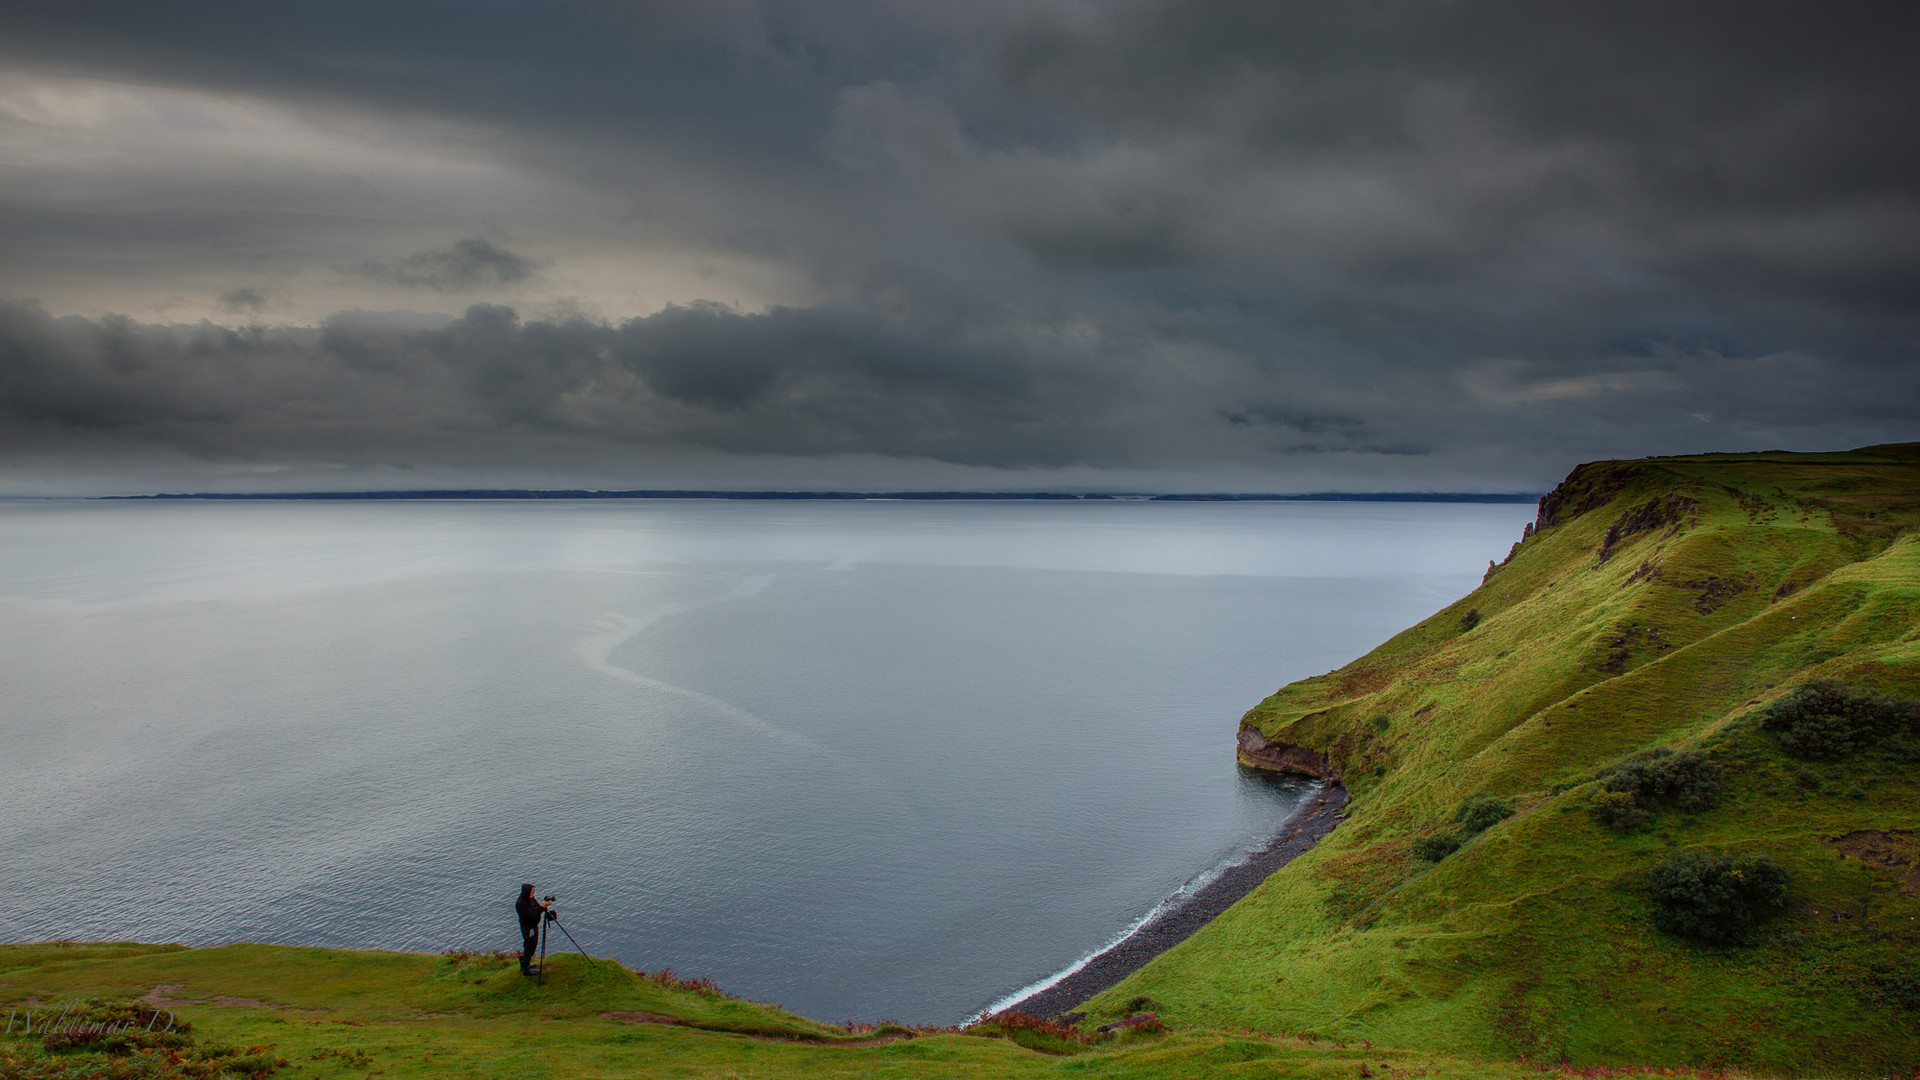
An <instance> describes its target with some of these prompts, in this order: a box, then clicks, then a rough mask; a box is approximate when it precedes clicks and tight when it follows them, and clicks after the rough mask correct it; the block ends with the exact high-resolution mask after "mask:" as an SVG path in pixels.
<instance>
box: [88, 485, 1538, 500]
mask: <svg viewBox="0 0 1920 1080" xmlns="http://www.w3.org/2000/svg"><path fill="white" fill-rule="evenodd" d="M1543 494H1544V493H1543V492H1470V491H1371V492H1369V491H1320V492H1311V493H1305V494H1278V493H1262V492H1244V493H1231V492H1214V493H1201V494H1181V493H1174V492H1145V491H1139V492H1069V491H805V490H796V491H785V490H761V491H730V490H724V489H688V490H680V489H670V488H636V489H631V490H622V491H602V490H593V489H583V488H563V489H546V488H423V489H417V490H404V491H256V492H223V491H201V492H161V493H155V494H152V495H93V496H86V497H87V498H91V499H167V500H176V499H202V500H209V501H279V502H299V501H321V502H325V501H360V500H379V501H404V500H419V501H428V500H485V499H738V500H755V499H758V500H817V501H838V502H862V501H868V502H871V501H903V502H913V501H918V502H1069V501H1093V502H1443V503H1529V502H1537V501H1539V500H1540V498H1541V497H1542V495H1543Z"/></svg>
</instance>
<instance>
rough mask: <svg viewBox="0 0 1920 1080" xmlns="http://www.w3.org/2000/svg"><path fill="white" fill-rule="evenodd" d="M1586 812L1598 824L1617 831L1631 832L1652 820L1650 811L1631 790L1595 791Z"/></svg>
mask: <svg viewBox="0 0 1920 1080" xmlns="http://www.w3.org/2000/svg"><path fill="white" fill-rule="evenodd" d="M1587 813H1589V814H1592V815H1593V819H1594V820H1595V821H1598V822H1599V823H1600V824H1602V825H1605V826H1606V827H1607V828H1609V829H1614V830H1616V831H1619V832H1632V831H1633V830H1635V829H1637V828H1639V827H1640V826H1642V825H1645V824H1646V823H1647V822H1649V821H1651V820H1653V813H1652V811H1650V810H1648V809H1647V808H1646V807H1644V806H1641V805H1640V800H1639V799H1636V798H1634V795H1633V792H1631V791H1606V790H1601V791H1598V792H1595V793H1594V796H1593V802H1592V803H1590V804H1588V806H1587Z"/></svg>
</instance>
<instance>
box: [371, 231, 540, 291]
mask: <svg viewBox="0 0 1920 1080" xmlns="http://www.w3.org/2000/svg"><path fill="white" fill-rule="evenodd" d="M543 265H545V264H543V263H540V262H536V261H535V260H533V259H529V258H526V257H524V256H521V255H516V254H515V253H513V252H512V251H509V250H507V249H506V248H503V247H495V246H494V245H493V244H492V243H490V242H488V241H486V240H482V239H479V238H473V239H467V240H456V241H454V242H453V246H452V247H448V248H442V249H440V250H437V251H417V252H415V253H413V254H411V255H408V256H405V257H403V258H399V259H395V260H392V261H389V262H383V261H380V260H375V259H369V260H367V261H366V262H363V263H361V264H360V265H359V266H357V267H355V268H354V269H353V271H352V272H353V273H355V274H358V275H359V276H361V277H364V278H367V279H368V280H371V281H376V282H379V283H381V284H386V285H399V286H402V287H404V288H424V289H432V290H434V291H436V292H471V291H472V290H474V289H484V288H488V287H490V286H499V285H517V284H519V283H521V282H523V281H527V280H529V279H531V278H532V277H533V276H534V275H535V274H538V273H539V272H540V268H541V267H542V266H543Z"/></svg>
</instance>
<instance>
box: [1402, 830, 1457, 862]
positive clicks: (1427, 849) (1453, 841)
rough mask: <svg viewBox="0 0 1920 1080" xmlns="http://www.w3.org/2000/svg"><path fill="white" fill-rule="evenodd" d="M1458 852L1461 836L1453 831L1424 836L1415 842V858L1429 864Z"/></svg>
mask: <svg viewBox="0 0 1920 1080" xmlns="http://www.w3.org/2000/svg"><path fill="white" fill-rule="evenodd" d="M1458 850H1460V836H1459V834H1458V833H1455V832H1454V831H1453V830H1451V829H1449V830H1447V831H1445V832H1437V833H1432V834H1430V835H1427V836H1422V837H1420V838H1419V839H1417V840H1415V841H1414V842H1413V857H1414V858H1416V859H1425V860H1427V861H1428V862H1439V861H1440V860H1441V859H1444V858H1446V857H1447V856H1449V855H1451V854H1453V853H1454V852H1456V851H1458Z"/></svg>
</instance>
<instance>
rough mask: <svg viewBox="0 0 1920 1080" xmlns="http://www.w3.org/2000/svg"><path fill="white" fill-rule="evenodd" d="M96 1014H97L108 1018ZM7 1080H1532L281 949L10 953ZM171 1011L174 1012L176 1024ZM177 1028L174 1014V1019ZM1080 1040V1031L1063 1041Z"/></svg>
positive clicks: (595, 972) (5, 991)
mask: <svg viewBox="0 0 1920 1080" xmlns="http://www.w3.org/2000/svg"><path fill="white" fill-rule="evenodd" d="M76 999H78V1000H98V999H121V1000H123V1001H125V1000H135V1001H139V1000H141V999H144V1001H145V1004H144V1005H143V1006H142V1007H143V1008H154V1007H157V1008H161V1009H164V1010H166V1013H167V1014H171V1015H173V1016H174V1018H176V1019H177V1020H178V1021H181V1022H184V1023H186V1024H189V1025H191V1031H190V1032H188V1033H187V1036H186V1038H185V1039H183V1040H177V1042H182V1043H184V1045H174V1046H171V1047H161V1048H156V1049H153V1050H147V1051H140V1050H134V1051H132V1052H127V1051H126V1049H125V1048H122V1052H120V1053H118V1054H117V1055H116V1054H113V1053H109V1052H108V1050H107V1048H105V1047H102V1046H79V1047H62V1046H55V1047H53V1048H52V1049H51V1050H49V1049H48V1047H47V1046H46V1038H45V1035H44V1034H43V1033H42V1031H40V1030H36V1031H34V1032H33V1033H28V1032H27V1030H26V1028H27V1026H28V1017H27V1015H26V1013H27V1011H28V1010H32V1011H33V1021H34V1024H35V1026H36V1028H37V1029H39V1028H44V1027H45V1026H46V1025H47V1024H48V1023H49V1022H50V1021H52V1022H55V1023H60V1022H63V1021H62V1020H61V1018H62V1016H63V1014H64V1017H65V1019H66V1020H68V1021H70V1020H71V1019H72V1018H73V1017H74V1016H75V1015H76V1014H75V1012H74V1010H73V1008H72V1003H73V1002H74V1001H75V1000H76ZM97 1008H98V1006H96V1010H97ZM0 1012H8V1013H9V1014H10V1028H9V1030H8V1032H7V1033H6V1034H4V1035H0V1078H5V1080H15V1078H33V1080H50V1078H55V1077H58V1078H63V1080H77V1078H80V1077H87V1078H108V1077H111V1078H116V1080H117V1078H133V1077H140V1078H160V1077H164V1078H185V1077H214V1076H227V1077H266V1076H273V1077H280V1078H287V1080H291V1078H295V1077H298V1078H312V1080H334V1078H345V1077H354V1078H362V1077H382V1078H405V1077H508V1076H510V1077H532V1078H538V1077H634V1076H645V1077H661V1078H688V1080H740V1078H748V1077H751V1078H755V1080H779V1078H782V1077H847V1078H855V1077H860V1078H870V1077H871V1078H900V1080H920V1078H928V1080H931V1078H935V1077H942V1078H962V1080H964V1078H975V1077H977V1078H980V1080H988V1078H999V1077H1007V1078H1015V1080H1018V1078H1028V1077H1031V1078H1035V1080H1040V1078H1054V1080H1065V1078H1070V1077H1088V1078H1095V1080H1099V1078H1115V1080H1119V1078H1145V1080H1151V1078H1174V1077H1193V1076H1229V1077H1243V1078H1258V1077H1274V1078H1279V1077H1333V1076H1338V1077H1354V1076H1382V1077H1385V1076H1421V1077H1429V1078H1432V1080H1469V1078H1472V1080H1481V1078H1485V1080H1522V1078H1535V1080H1537V1078H1538V1077H1539V1075H1540V1074H1539V1073H1538V1072H1535V1071H1533V1070H1531V1069H1528V1068H1525V1067H1523V1066H1520V1065H1518V1064H1515V1063H1511V1062H1508V1063H1487V1062H1482V1061H1479V1060H1474V1059H1462V1058H1460V1057H1457V1056H1451V1055H1444V1054H1439V1055H1437V1054H1430V1053H1413V1052H1407V1051H1396V1050H1388V1049H1383V1048H1377V1047H1373V1046H1367V1045H1363V1044H1359V1043H1354V1044H1349V1045H1337V1044H1335V1043H1334V1042H1332V1041H1329V1040H1312V1039H1302V1038H1280V1037H1273V1036H1265V1035H1258V1034H1251V1033H1229V1032H1218V1031H1211V1032H1209V1031H1195V1032H1176V1033H1171V1034H1166V1033H1145V1032H1143V1033H1137V1034H1128V1035H1122V1036H1118V1037H1108V1038H1105V1039H1103V1040H1101V1041H1097V1042H1094V1041H1090V1040H1087V1039H1086V1038H1084V1037H1082V1038H1077V1039H1076V1038H1070V1037H1063V1036H1062V1035H1061V1034H1059V1033H1049V1032H1047V1031H1044V1030H1035V1029H1033V1028H1031V1027H1028V1028H1019V1027H1012V1028H1010V1027H1007V1026H1004V1025H995V1024H991V1023H989V1024H986V1025H982V1026H980V1027H976V1028H972V1029H968V1030H967V1031H966V1032H965V1033H962V1032H959V1031H953V1030H943V1031H926V1030H923V1031H909V1030H907V1029H904V1028H897V1027H887V1026H882V1027H881V1028H879V1029H877V1030H868V1031H860V1032H852V1033H849V1032H846V1031H842V1030H840V1029H837V1028H831V1027H825V1026H823V1025H820V1024H816V1023H814V1022H812V1021H809V1020H805V1019H802V1018H800V1017H797V1016H793V1015H791V1014H788V1013H785V1012H782V1011H781V1010H779V1009H778V1008H775V1007H773V1006H770V1005H756V1004H752V1003H749V1002H742V1001H736V1000H734V999H731V998H728V997H726V996H724V995H722V994H719V993H717V992H714V991H713V990H711V989H707V988H703V987H699V986H688V985H686V984H684V983H680V982H678V981H677V980H670V979H661V978H658V977H655V976H648V975H643V974H640V973H637V972H633V971H630V970H628V969H627V968H625V967H622V966H621V965H619V964H617V963H613V962H611V961H604V960H603V961H601V962H599V963H598V964H595V965H591V966H589V965H588V964H587V963H585V961H583V960H582V959H581V958H580V957H579V956H578V955H575V954H562V955H559V956H554V957H549V960H548V974H547V979H546V984H545V985H544V986H536V985H535V984H534V982H533V981H532V980H531V979H525V978H523V977H522V976H521V975H520V974H519V971H518V970H517V966H516V963H515V961H514V960H513V959H510V958H508V957H506V956H504V955H481V956H474V955H466V954H458V953H453V954H447V955H442V956H431V955H422V954H412V953H386V952H355V951H348V950H340V949H308V948H293V947H287V946H277V945H231V946H226V947H222V948H214V949H184V948H181V947H179V946H174V945H134V944H73V943H44V944H38V945H4V946H0ZM163 1015H164V1014H163ZM161 1023H162V1026H164V1020H163V1021H162V1022H161ZM1066 1034H1067V1035H1071V1034H1072V1033H1070V1032H1068V1033H1066Z"/></svg>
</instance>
